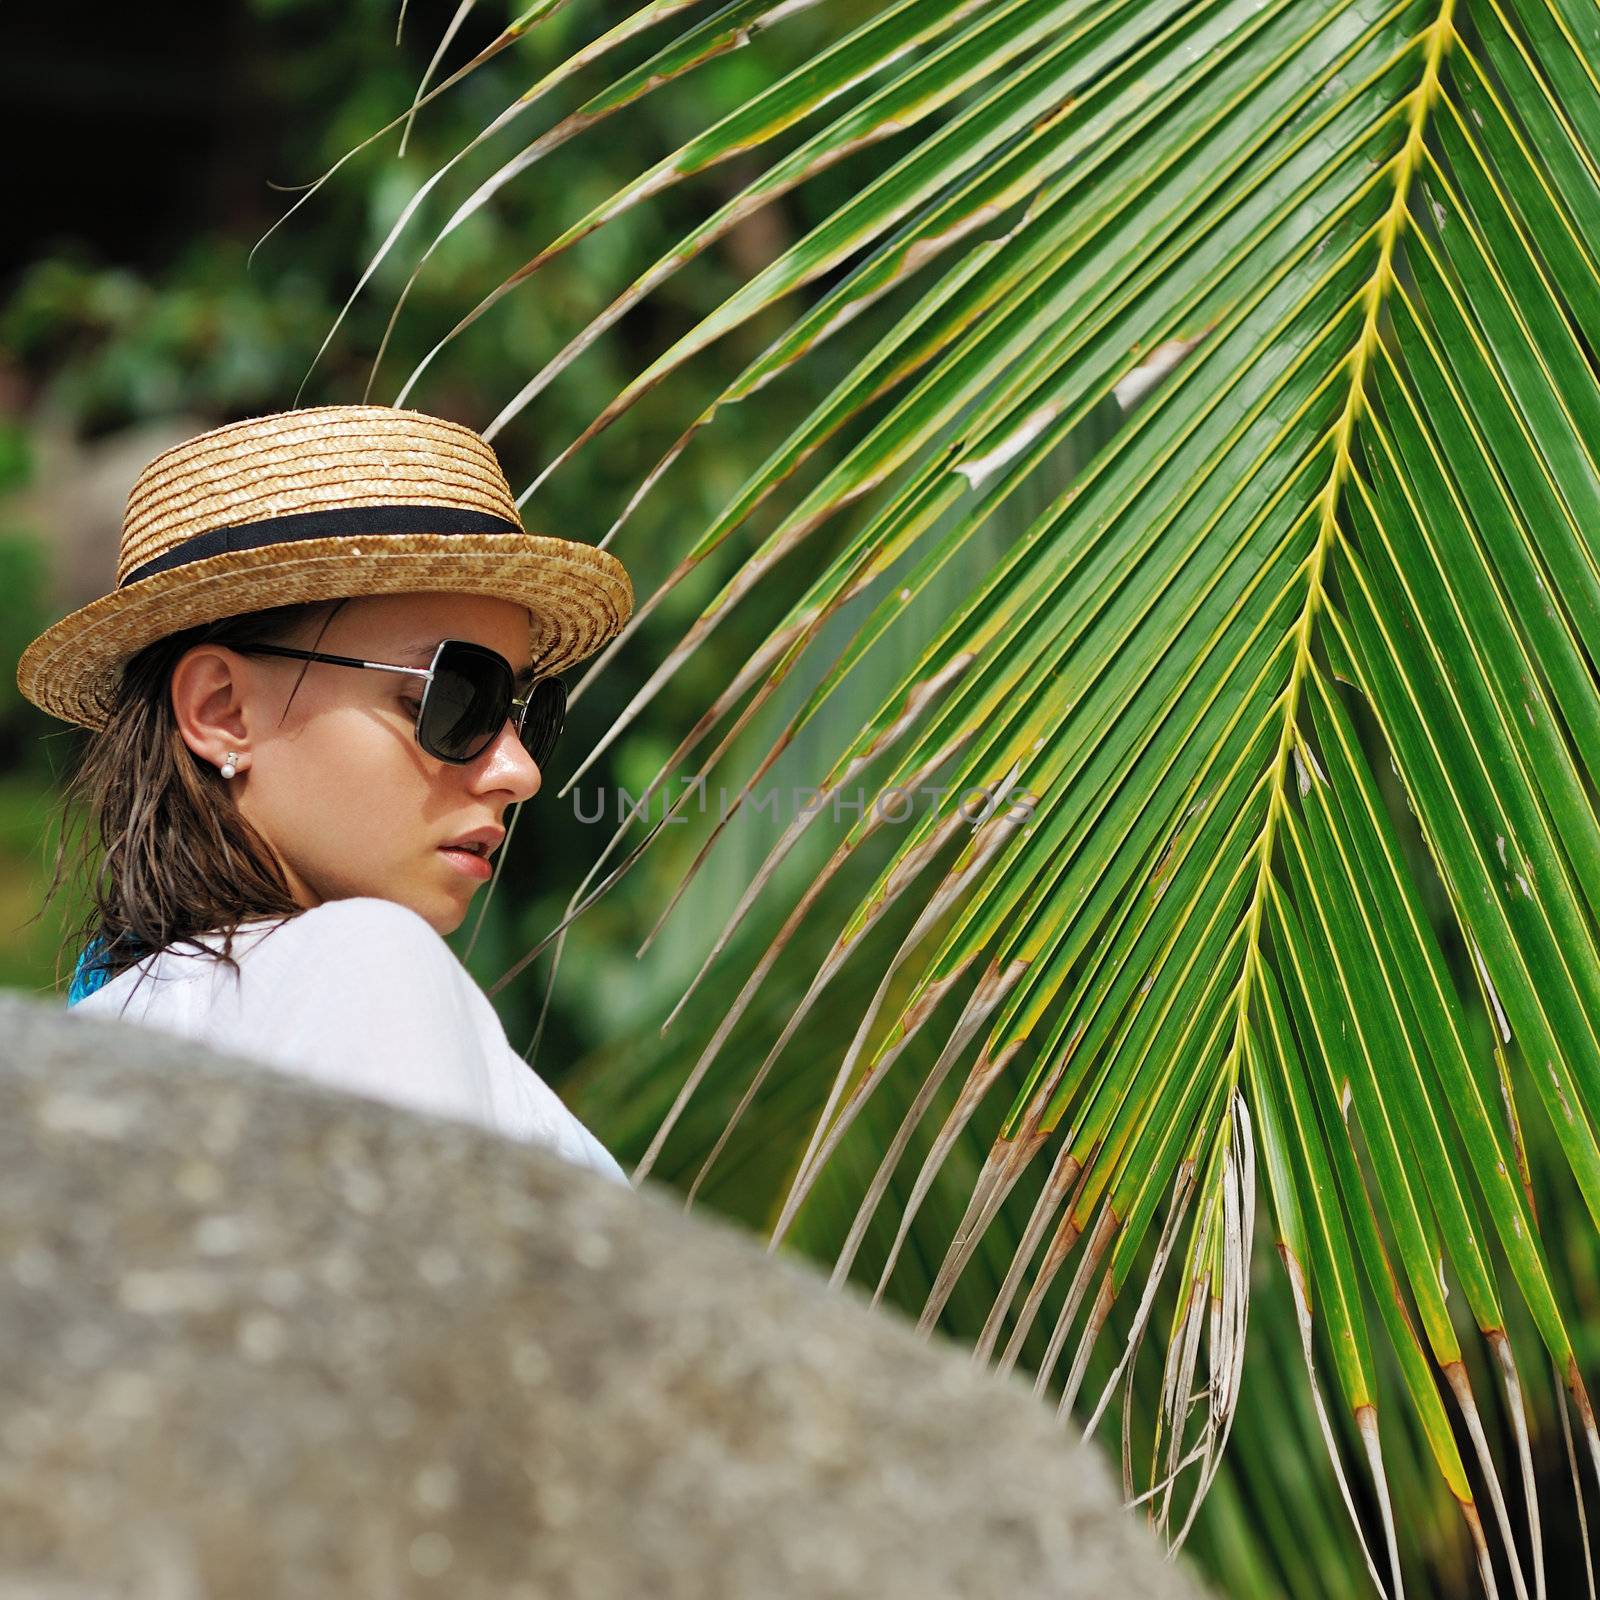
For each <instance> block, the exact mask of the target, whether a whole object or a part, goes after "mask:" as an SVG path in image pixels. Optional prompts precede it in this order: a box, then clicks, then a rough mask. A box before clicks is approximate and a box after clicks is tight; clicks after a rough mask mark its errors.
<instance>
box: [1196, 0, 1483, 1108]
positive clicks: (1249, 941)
mask: <svg viewBox="0 0 1600 1600" xmlns="http://www.w3.org/2000/svg"><path fill="white" fill-rule="evenodd" d="M1455 9H1456V0H1441V4H1440V7H1439V12H1438V15H1437V16H1435V18H1434V19H1433V21H1432V22H1430V23H1429V24H1428V26H1427V27H1426V29H1424V30H1423V32H1422V33H1420V34H1419V35H1418V40H1419V41H1420V43H1421V46H1422V51H1423V70H1422V76H1421V79H1420V80H1419V81H1418V83H1417V86H1416V87H1415V88H1414V89H1413V90H1412V91H1411V92H1410V95H1409V99H1410V102H1411V104H1410V107H1409V110H1408V112H1407V117H1406V138H1405V143H1404V144H1403V145H1402V146H1401V147H1400V149H1399V151H1398V152H1397V153H1396V154H1395V156H1394V157H1393V158H1392V160H1393V164H1394V168H1395V177H1394V195H1393V198H1392V199H1391V200H1390V203H1389V209H1388V211H1387V212H1386V213H1385V215H1384V218H1383V220H1382V222H1380V223H1379V224H1378V232H1377V236H1378V259H1377V263H1376V265H1375V266H1374V268H1373V271H1372V275H1371V277H1370V278H1368V280H1367V282H1366V285H1365V287H1364V288H1363V290H1362V296H1363V299H1364V301H1365V305H1364V309H1363V314H1362V319H1361V329H1360V332H1359V333H1358V334H1357V335H1356V339H1355V342H1354V344H1353V345H1352V346H1351V350H1350V354H1349V356H1348V357H1347V358H1346V359H1347V360H1348V362H1349V364H1350V384H1349V389H1348V391H1347V392H1346V395H1345V402H1344V406H1343V408H1342V410H1341V411H1340V414H1339V418H1338V421H1337V422H1336V423H1335V424H1334V426H1333V429H1332V439H1333V463H1332V465H1331V466H1330V468H1329V470H1328V477H1327V481H1326V482H1325V483H1324V484H1323V487H1322V489H1321V491H1320V492H1319V494H1318V497H1317V502H1316V505H1317V517H1318V526H1317V542H1316V545H1315V546H1314V548H1313V550H1312V553H1311V557H1310V561H1309V565H1308V568H1307V576H1306V598H1305V604H1304V605H1303V606H1302V607H1301V610H1300V615H1299V617H1298V618H1297V619H1296V621H1295V625H1294V628H1293V636H1294V640H1295V651H1294V659H1293V661H1292V662H1291V664H1290V668H1289V679H1288V682H1287V683H1286V684H1285V686H1284V691H1283V696H1282V705H1283V719H1282V725H1281V728H1280V731H1279V736H1278V747H1277V750H1276V752H1275V753H1274V755H1273V760H1272V765H1271V767H1270V768H1269V771H1268V796H1267V813H1266V816H1265V817H1264V818H1263V820H1262V824H1261V832H1260V833H1259V834H1258V836H1257V839H1256V843H1255V844H1254V845H1253V846H1252V849H1253V850H1254V851H1255V853H1256V882H1255V887H1254V888H1253V889H1252V891H1251V894H1250V903H1249V906H1248V908H1247V909H1246V912H1245V930H1246V932H1245V948H1244V955H1243V959H1242V962H1241V966H1240V972H1239V978H1238V981H1237V983H1236V985H1235V991H1234V992H1235V1011H1234V1033H1233V1042H1232V1044H1231V1045H1230V1047H1229V1051H1228V1057H1227V1061H1226V1063H1225V1065H1224V1072H1225V1074H1227V1075H1228V1076H1229V1077H1231V1078H1237V1074H1238V1062H1239V1053H1240V1049H1241V1045H1242V1042H1243V1039H1244V1035H1245V1031H1246V1028H1247V1025H1248V1017H1249V1007H1250V999H1251V993H1252V990H1253V988H1254V985H1255V982H1256V980H1257V978H1258V976H1259V972H1260V966H1261V925H1262V922H1263V920H1264V915H1265V910H1266V903H1267V900H1268V898H1269V897H1270V896H1271V894H1272V893H1273V891H1274V887H1275V880H1274V878H1273V875H1272V860H1273V853H1274V846H1275V843H1276V838H1277V827H1278V820H1279V817H1280V816H1281V814H1282V811H1283V808H1284V806H1285V804H1286V803H1287V796H1288V776H1289V763H1290V759H1291V757H1292V756H1293V754H1294V751H1295V744H1296V738H1297V734H1296V729H1297V725H1298V714H1299V707H1300V692H1301V688H1302V685H1303V684H1304V682H1305V675H1306V672H1307V670H1308V669H1309V667H1310V664H1311V636H1312V629H1313V624H1314V623H1315V620H1316V615H1317V612H1318V611H1319V610H1320V609H1321V606H1322V603H1323V600H1324V598H1325V596H1326V592H1327V576H1328V559H1329V555H1330V553H1331V551H1332V548H1333V546H1334V544H1335V542H1336V541H1337V539H1338V536H1339V523H1338V509H1339V497H1340V495H1341V494H1342V492H1343V490H1344V486H1345V483H1346V481H1347V479H1348V478H1349V476H1350V473H1351V471H1352V470H1353V469H1352V461H1351V441H1352V439H1353V438H1354V436H1355V428H1356V423H1357V421H1358V419H1359V417H1360V415H1361V412H1362V410H1363V409H1364V408H1365V406H1366V403H1367V402H1366V394H1365V389H1366V377H1367V369H1368V366H1369V364H1370V362H1371V359H1372V356H1373V353H1374V351H1375V350H1376V348H1377V344H1378V338H1379V333H1378V318H1379V315H1380V313H1381V311H1382V309H1383V305H1384V302H1385V298H1386V297H1387V295H1388V293H1389V290H1390V288H1391V286H1392V285H1393V283H1394V257H1395V250H1396V247H1397V245H1398V244H1399V240H1400V236H1401V234H1402V233H1403V232H1404V229H1405V224H1406V219H1407V216H1408V213H1409V204H1410V197H1411V185H1412V181H1413V178H1414V176H1415V174H1416V171H1417V168H1418V166H1419V165H1420V163H1421V160H1422V156H1423V136H1424V134H1425V132H1426V129H1427V120H1428V115H1429V112H1430V111H1431V110H1432V108H1433V104H1434V102H1435V100H1436V99H1437V98H1438V95H1439V72H1440V67H1441V65H1442V63H1443V61H1444V56H1445V53H1446V51H1447V50H1448V49H1449V48H1450V44H1451V42H1452V40H1453V39H1454V38H1455Z"/></svg>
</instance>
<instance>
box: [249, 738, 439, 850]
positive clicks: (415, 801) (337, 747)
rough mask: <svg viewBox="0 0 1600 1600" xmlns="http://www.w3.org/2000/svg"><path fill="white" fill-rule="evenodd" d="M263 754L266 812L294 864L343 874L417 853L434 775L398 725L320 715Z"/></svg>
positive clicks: (275, 837)
mask: <svg viewBox="0 0 1600 1600" xmlns="http://www.w3.org/2000/svg"><path fill="white" fill-rule="evenodd" d="M263 754H264V756H265V757H268V758H270V759H269V760H268V759H264V760H263V762H262V763H261V765H262V771H263V776H264V778H265V780H266V781H265V782H263V783H262V785H261V788H262V790H263V791H264V792H263V795H262V800H263V809H264V810H265V812H266V813H267V815H268V819H269V825H270V826H271V828H272V830H273V832H272V835H271V837H272V841H273V843H274V844H275V845H276V846H277V847H278V849H279V850H281V851H282V852H283V853H284V854H285V855H286V856H287V857H288V858H289V860H290V861H291V862H292V863H294V864H296V865H297V866H300V867H303V868H305V869H307V870H310V871H315V872H317V873H319V874H326V873H336V874H344V873H348V872H351V871H354V870H359V869H361V868H362V867H373V866H381V865H382V864H383V863H385V862H387V861H390V860H393V859H395V858H396V857H398V856H400V855H401V854H403V853H404V852H406V851H408V850H414V849H415V847H416V837H415V836H416V835H417V834H418V833H419V832H420V828H421V819H422V817H423V815H424V813H425V810H426V807H427V795H428V790H429V784H428V777H427V775H426V773H424V772H423V771H422V770H421V765H420V760H419V758H420V756H421V752H420V751H419V750H418V749H417V746H416V742H415V740H414V739H410V738H407V737H405V736H404V735H403V733H402V731H401V730H400V729H399V728H398V727H396V726H394V725H393V724H392V723H391V722H389V721H387V720H381V721H380V720H378V719H375V718H373V717H372V716H371V715H370V714H369V715H359V714H352V715H341V714H337V713H334V714H330V715H326V716H319V717H314V718H312V719H310V720H309V721H308V722H307V723H306V725H305V726H304V727H302V728H300V729H298V730H297V731H296V732H295V733H294V735H293V736H292V737H288V738H284V739H282V740H279V741H275V742H274V743H273V745H272V747H271V749H270V750H269V751H266V752H264V753H263Z"/></svg>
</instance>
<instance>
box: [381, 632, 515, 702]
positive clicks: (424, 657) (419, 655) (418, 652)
mask: <svg viewBox="0 0 1600 1600" xmlns="http://www.w3.org/2000/svg"><path fill="white" fill-rule="evenodd" d="M439 644H440V641H439V640H438V639H419V640H417V641H416V642H415V643H412V644H408V645H403V646H401V648H400V649H399V650H397V651H396V652H395V656H396V661H397V663H409V662H413V661H414V662H416V663H417V664H418V665H419V666H426V665H427V664H428V662H430V661H432V660H433V652H434V651H435V650H437V649H438V648H439ZM538 675H539V669H538V667H537V666H527V667H520V668H518V670H517V671H516V673H515V674H514V675H513V677H512V682H513V683H514V684H515V686H516V688H517V689H518V691H519V692H520V691H521V690H524V689H528V688H531V687H532V685H533V680H534V679H535V678H536V677H537V676H538Z"/></svg>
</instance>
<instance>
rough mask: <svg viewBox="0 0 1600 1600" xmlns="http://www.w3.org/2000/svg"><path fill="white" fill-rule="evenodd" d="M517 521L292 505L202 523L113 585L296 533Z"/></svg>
mask: <svg viewBox="0 0 1600 1600" xmlns="http://www.w3.org/2000/svg"><path fill="white" fill-rule="evenodd" d="M526 531H527V530H526V529H524V528H523V527H522V526H521V524H520V523H516V522H512V521H511V520H510V519H509V518H507V517H497V516H494V515H493V514H491V513H490V512H487V511H466V510H463V509H462V508H461V507H460V506H415V505H412V506H336V507H334V508H333V509H331V510H327V511H298V512H295V513H294V514H293V515H291V516H286V517H267V518H265V519H264V520H263V521H261V522H246V523H243V524H241V525H240V526H238V527H229V528H208V529H207V530H206V531H205V532H204V533H197V534H195V535H194V536H193V537H192V538H189V539H185V540H183V541H182V542H181V543H180V544H175V545H174V546H173V547H172V548H171V549H170V550H163V551H162V552H161V554H160V555H158V556H152V557H151V558H150V560H148V561H146V562H143V563H142V564H141V565H139V566H137V567H135V568H134V569H133V571H132V572H130V573H129V574H128V575H127V577H125V578H124V579H123V580H122V581H121V582H120V583H119V584H118V585H117V588H118V589H126V588H127V587H128V586H129V584H134V583H138V582H139V581H140V580H141V579H144V578H151V577H154V576H155V574H156V573H158V572H166V571H167V570H169V569H170V568H172V567H186V566H188V565H189V563H190V562H191V561H204V560H205V559H206V558H207V557H208V556H220V555H226V554H228V553H230V552H232V551H236V550H259V549H261V548H262V547H263V546H264V545H269V544H293V543H296V542H298V541H299V540H302V539H347V538H351V537H357V536H359V537H367V536H371V537H374V538H383V537H385V536H386V535H390V534H406V533H428V534H431V533H445V534H449V533H525V532H526Z"/></svg>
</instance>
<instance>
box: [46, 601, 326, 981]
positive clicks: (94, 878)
mask: <svg viewBox="0 0 1600 1600" xmlns="http://www.w3.org/2000/svg"><path fill="white" fill-rule="evenodd" d="M346 604H348V601H347V600H336V601H327V600H319V601H310V602H302V603H299V604H295V605H285V606H273V607H272V608H270V609H269V610H264V611H250V612H245V613H242V614H240V615H238V616H232V617H223V618H221V619H219V620H218V621H215V622H208V623H202V624H200V625H198V626H196V627H192V628H185V629H183V630H182V631H181V632H178V633H173V634H169V635H168V636H167V637H166V638H164V639H158V640H157V641H156V642H155V643H154V644H150V645H146V646H145V648H144V649H142V650H140V651H139V652H138V653H137V654H136V655H134V656H133V657H132V658H131V659H130V660H129V661H128V663H127V665H126V666H125V667H124V669H123V674H122V681H121V684H120V686H119V688H118V692H117V701H116V709H115V711H114V713H113V715H112V718H111V721H110V723H109V725H108V726H107V728H106V729H105V731H104V732H102V733H93V734H90V735H89V737H88V740H87V742H86V744H85V746H84V749H83V753H82V756H81V759H80V760H79V761H78V764H77V766H76V768H75V770H74V771H73V772H72V774H71V776H70V777H69V779H68V782H67V784H66V786H65V790H64V793H63V795H62V798H61V802H60V805H59V807H58V809H57V813H56V816H57V821H58V823H59V827H60V842H59V844H58V846H57V849H56V861H55V875H54V877H53V879H52V880H51V883H50V887H49V888H48V889H47V890H46V892H45V905H46V906H48V905H49V904H50V902H51V901H52V900H53V899H54V897H55V895H56V894H57V892H58V891H59V890H60V889H61V888H62V887H63V885H64V884H65V883H66V882H68V881H69V880H71V879H73V878H76V879H77V880H78V881H79V882H80V883H81V885H82V893H83V899H84V900H85V902H86V903H87V906H88V910H87V913H86V915H85V917H84V919H83V920H82V922H81V923H80V924H79V925H78V927H77V928H76V929H75V930H74V931H73V932H72V933H70V934H69V935H68V938H67V940H66V942H65V943H64V944H63V946H62V952H61V953H62V955H64V956H66V958H67V959H68V960H70V961H74V962H75V961H76V959H77V954H78V951H79V950H81V949H88V948H90V947H92V946H93V944H94V942H95V941H96V940H99V941H102V946H101V949H100V950H99V951H98V952H97V954H96V955H95V957H94V958H93V961H94V964H95V965H96V966H100V967H103V968H104V969H105V972H106V976H107V977H108V978H112V977H115V976H116V975H117V974H118V973H119V972H122V971H125V970H126V969H127V968H128V967H131V966H133V965H135V964H136V963H138V962H139V961H141V960H143V959H144V958H145V957H146V956H148V955H151V954H153V953H154V952H156V951H158V950H165V949H166V948H167V947H168V946H170V945H173V944H179V943H185V944H189V945H192V946H193V947H194V949H195V950H196V951H198V952H199V953H201V954H202V955H205V956H210V957H212V958H213V959H215V960H218V961H221V962H223V963H224V964H226V965H227V966H230V967H232V968H233V970H234V972H235V974H237V973H238V971H239V964H238V962H237V961H236V960H235V959H234V956H233V936H234V934H235V933H236V932H237V931H238V927H239V924H240V923H241V922H246V921H252V920H256V919H261V918H273V917H279V918H282V919H284V920H287V919H289V918H291V917H294V916H296V915H298V914H299V912H300V911H301V910H303V909H304V908H303V907H301V906H300V905H298V904H297V903H296V901H295V898H294V896H293V894H292V893H291V892H290V889H289V884H288V880H287V879H286V878H285V876H284V873H283V868H282V866H281V865H280V863H279V861H278V858H277V856H276V854H275V853H274V851H273V850H272V847H271V846H270V845H269V844H268V843H267V841H266V840H265V839H264V838H262V836H261V835H260V833H258V832H257V831H256V829H255V828H253V827H252V826H251V825H250V824H249V823H248V822H247V821H246V820H245V819H244V817H243V816H241V815H240V813H239V810H238V808H237V806H236V805H235V804H234V801H233V796H232V795H231V794H230V793H229V790H228V783H227V780H226V779H224V778H223V777H222V776H221V775H220V773H219V772H218V771H217V770H216V769H215V768H214V767H212V766H211V765H210V763H209V762H206V761H203V760H202V759H201V758H200V757H199V756H197V755H195V753H194V752H193V751H192V750H191V749H190V748H189V746H188V745H187V744H186V743H185V742H184V738H183V735H182V733H181V732H180V731H179V729H178V723H177V717H176V715H175V714H174V712H173V708H172V696H171V693H170V692H169V685H170V683H171V679H172V669H173V667H174V666H176V665H177V662H178V660H179V658H180V657H181V656H182V655H183V653H184V652H185V651H186V650H189V649H191V648H192V647H193V646H195V645H197V644H221V645H246V644H262V643H272V644H277V643H284V642H286V641H287V640H288V639H289V638H291V637H292V636H293V635H294V633H295V631H296V630H298V629H299V628H300V627H301V626H302V625H303V624H305V623H308V622H310V621H311V620H312V619H313V618H314V617H316V616H317V615H318V614H319V613H322V612H326V615H325V616H324V617H323V620H322V627H321V628H319V629H318V631H317V638H316V640H315V641H313V643H312V646H311V648H312V649H315V648H316V647H317V644H318V643H319V642H320V641H321V638H322V635H323V633H325V632H326V631H327V627H328V624H329V623H330V622H332V621H333V619H334V617H335V616H337V615H338V613H339V610H340V609H341V608H342V607H343V606H345V605H346ZM309 665H310V663H309V662H302V663H301V668H300V677H297V678H296V679H295V687H294V690H293V691H291V693H290V696H289V701H290V703H292V702H293V700H294V694H295V693H296V692H298V690H299V687H300V680H301V678H303V677H304V676H305V669H306V668H307V667H308V666H309ZM284 709H285V712H287V710H288V706H287V705H286V706H285V708H284ZM75 825H76V837H75V838H74V837H73V831H74V826H75ZM40 914H41V915H42V914H43V913H42V911H41V913H40ZM201 933H221V934H222V935H223V945H222V949H221V950H220V951H217V950H212V949H210V948H209V947H208V946H206V945H204V944H201V943H200V942H199V941H198V940H197V939H196V938H195V935H196V934H201ZM59 980H60V968H59V962H58V968H57V981H58V982H59Z"/></svg>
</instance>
